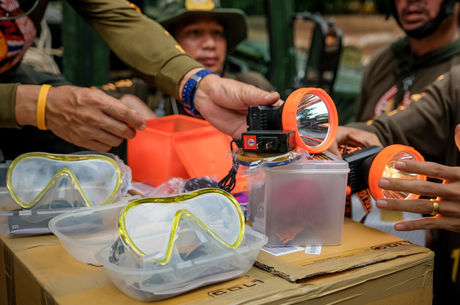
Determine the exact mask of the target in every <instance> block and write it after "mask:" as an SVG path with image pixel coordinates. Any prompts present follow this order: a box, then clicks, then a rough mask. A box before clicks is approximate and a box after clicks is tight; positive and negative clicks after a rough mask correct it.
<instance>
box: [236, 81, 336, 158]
mask: <svg viewBox="0 0 460 305" xmlns="http://www.w3.org/2000/svg"><path fill="white" fill-rule="evenodd" d="M247 123H248V131H247V132H245V133H243V135H242V141H243V143H242V147H243V150H244V151H247V152H255V153H280V154H281V153H286V152H289V151H291V150H293V149H294V148H296V147H298V148H301V149H304V150H306V151H308V152H309V153H320V152H323V151H325V150H327V149H328V148H329V146H330V145H331V144H332V142H333V141H334V139H335V136H336V134H337V129H338V117H337V109H336V108H335V105H334V102H333V101H332V99H331V98H330V96H329V95H328V94H327V93H326V92H325V91H324V90H322V89H319V88H302V89H298V90H296V91H294V92H293V93H292V94H291V95H289V97H288V98H287V100H286V102H285V103H284V104H283V105H282V106H251V107H249V112H248V117H247Z"/></svg>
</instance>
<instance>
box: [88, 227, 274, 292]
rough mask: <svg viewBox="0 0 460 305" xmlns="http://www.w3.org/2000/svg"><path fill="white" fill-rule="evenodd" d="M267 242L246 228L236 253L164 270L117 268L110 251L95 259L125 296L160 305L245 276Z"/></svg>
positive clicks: (231, 251) (227, 252)
mask: <svg viewBox="0 0 460 305" xmlns="http://www.w3.org/2000/svg"><path fill="white" fill-rule="evenodd" d="M266 242H267V237H266V236H264V235H262V234H260V233H258V232H255V231H254V230H251V229H250V228H246V233H245V237H244V239H243V242H242V243H241V245H240V246H239V247H238V248H236V249H226V250H225V251H221V252H216V253H214V254H213V255H208V256H205V257H200V256H198V257H197V258H195V259H191V260H183V261H180V262H178V261H176V262H174V263H172V262H170V263H168V264H167V265H165V266H160V265H158V264H151V265H149V264H148V263H146V264H134V265H130V266H126V265H123V264H121V265H118V264H116V263H114V262H112V260H111V247H106V248H105V249H103V250H102V251H100V252H98V253H97V254H96V258H97V261H98V263H100V264H102V265H103V266H104V267H105V270H106V271H107V273H108V274H109V276H110V278H111V279H112V281H113V282H114V284H115V285H116V286H117V287H118V288H119V289H120V290H121V291H123V292H124V293H125V294H127V295H128V296H130V297H132V298H135V299H138V300H141V301H158V300H162V299H165V298H170V297H173V296H175V295H178V294H181V293H184V292H186V291H189V290H192V289H195V288H198V287H201V286H205V285H208V284H211V283H216V282H220V281H224V280H229V279H232V278H235V277H238V276H240V275H242V274H244V273H246V272H247V271H248V270H249V269H250V268H251V266H252V265H253V264H254V261H255V260H256V257H257V254H258V253H259V249H260V248H261V247H262V246H263V245H264V244H265V243H266ZM125 264H126V263H125Z"/></svg>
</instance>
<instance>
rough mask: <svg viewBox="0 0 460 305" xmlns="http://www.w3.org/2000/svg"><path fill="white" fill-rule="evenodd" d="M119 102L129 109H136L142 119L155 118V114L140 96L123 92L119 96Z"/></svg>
mask: <svg viewBox="0 0 460 305" xmlns="http://www.w3.org/2000/svg"><path fill="white" fill-rule="evenodd" d="M120 102H121V103H122V104H123V105H126V106H128V107H129V108H131V109H134V110H136V111H137V113H139V114H140V116H141V117H142V119H144V120H151V119H156V118H157V115H156V114H155V112H153V111H152V109H150V108H149V106H147V105H146V104H145V103H144V102H143V101H142V100H141V99H140V98H138V97H137V96H135V95H132V94H125V95H123V96H122V97H121V98H120Z"/></svg>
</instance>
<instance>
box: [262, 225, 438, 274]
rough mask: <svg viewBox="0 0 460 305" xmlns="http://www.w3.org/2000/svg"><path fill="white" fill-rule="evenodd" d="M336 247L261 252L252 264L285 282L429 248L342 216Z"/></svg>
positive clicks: (381, 260) (360, 265)
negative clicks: (339, 241)
mask: <svg viewBox="0 0 460 305" xmlns="http://www.w3.org/2000/svg"><path fill="white" fill-rule="evenodd" d="M342 239H343V240H346V241H347V243H346V244H344V243H342V244H341V245H339V246H323V247H322V251H321V254H320V255H313V254H306V253H305V252H304V251H299V252H294V253H290V254H285V255H281V256H274V255H272V254H269V253H267V252H264V251H261V252H260V253H259V256H258V257H257V261H256V264H255V265H256V266H257V267H259V268H261V269H263V270H266V271H268V272H271V273H273V274H276V275H278V276H280V277H282V278H284V279H286V280H288V281H291V282H296V281H299V280H302V279H307V278H311V277H313V276H317V275H323V274H330V273H336V272H340V271H344V270H349V269H353V268H358V267H362V266H366V265H370V264H374V263H378V262H383V261H387V260H391V259H394V258H396V257H401V256H408V255H412V254H416V253H422V252H429V251H430V250H429V249H427V248H424V247H421V246H418V245H415V244H412V243H410V242H408V241H405V240H404V239H402V238H399V237H396V236H393V235H390V234H387V233H384V232H381V231H378V230H376V229H373V228H370V227H367V226H364V225H362V224H360V223H356V222H354V221H352V220H349V219H345V222H344V226H343V238H342Z"/></svg>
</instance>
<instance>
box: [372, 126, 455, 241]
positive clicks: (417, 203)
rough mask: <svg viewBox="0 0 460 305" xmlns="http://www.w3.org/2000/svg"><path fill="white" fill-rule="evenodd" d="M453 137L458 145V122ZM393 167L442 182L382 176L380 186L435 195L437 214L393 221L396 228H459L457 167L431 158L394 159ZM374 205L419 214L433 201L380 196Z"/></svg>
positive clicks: (429, 206) (429, 209)
mask: <svg viewBox="0 0 460 305" xmlns="http://www.w3.org/2000/svg"><path fill="white" fill-rule="evenodd" d="M455 141H456V143H457V147H459V149H460V125H459V126H457V128H456V130H455ZM396 169H398V170H401V171H404V172H409V173H415V174H420V175H426V176H429V177H433V178H437V179H442V180H443V181H444V183H443V184H440V183H436V182H430V181H421V180H404V179H394V178H382V179H380V181H379V187H381V188H382V189H388V190H394V191H403V192H409V193H415V194H419V195H422V196H430V197H437V198H436V200H437V202H438V204H439V214H438V215H435V216H433V217H423V218H420V219H415V220H403V221H399V222H397V223H395V225H394V227H395V229H396V230H399V231H411V230H420V229H445V230H450V231H454V232H460V167H453V166H445V165H441V164H437V163H432V162H420V161H413V160H411V161H409V160H407V161H397V162H396ZM376 205H377V207H379V208H381V209H385V210H397V211H406V212H412V213H420V214H431V213H432V211H433V207H434V206H433V202H432V201H430V200H425V199H417V200H400V199H386V198H385V199H379V200H377V202H376Z"/></svg>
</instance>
